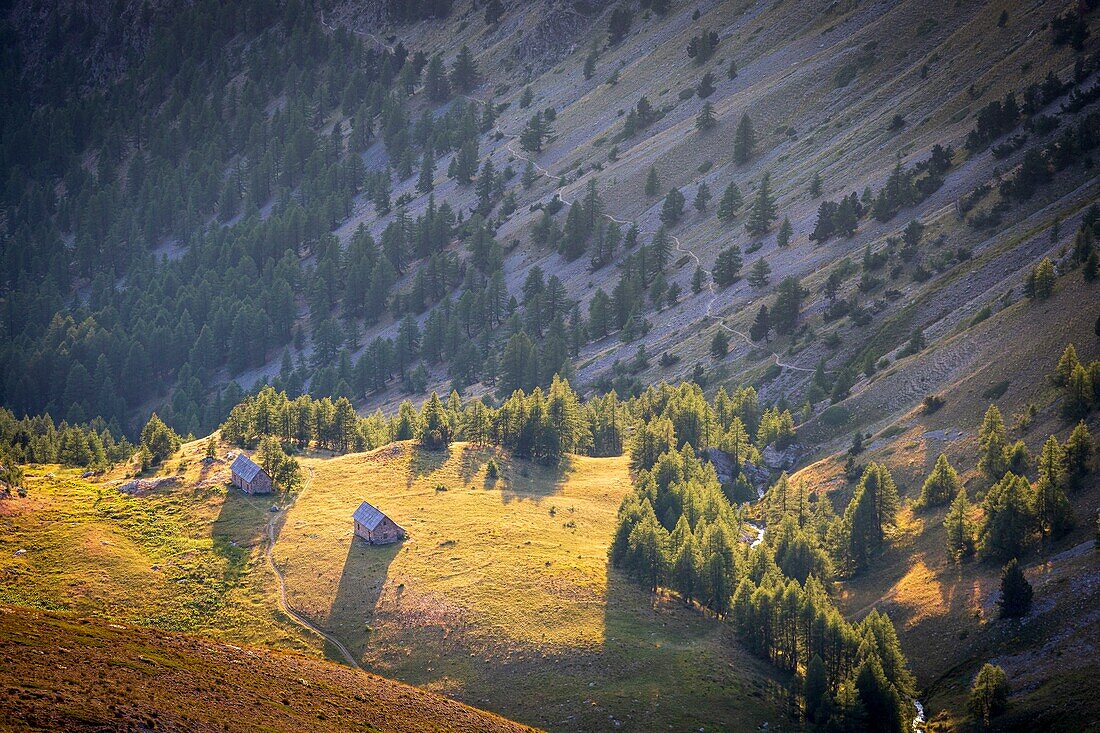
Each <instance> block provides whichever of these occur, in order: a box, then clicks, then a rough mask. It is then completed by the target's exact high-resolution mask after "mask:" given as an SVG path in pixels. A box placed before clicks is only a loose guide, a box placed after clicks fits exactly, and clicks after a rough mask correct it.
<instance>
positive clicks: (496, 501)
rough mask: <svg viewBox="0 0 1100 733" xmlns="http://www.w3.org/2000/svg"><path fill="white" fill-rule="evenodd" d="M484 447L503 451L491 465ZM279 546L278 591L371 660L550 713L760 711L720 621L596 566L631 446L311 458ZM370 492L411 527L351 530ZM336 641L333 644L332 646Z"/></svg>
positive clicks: (493, 705)
mask: <svg viewBox="0 0 1100 733" xmlns="http://www.w3.org/2000/svg"><path fill="white" fill-rule="evenodd" d="M490 458H493V459H495V460H496V461H497V462H498V464H499V465H500V467H501V476H500V478H499V479H498V480H497V481H495V482H490V481H487V480H486V475H485V466H486V464H487V462H488V460H489V459H490ZM304 463H305V465H306V468H307V470H308V472H310V473H311V474H312V477H311V479H310V481H309V483H308V485H307V487H306V488H305V489H304V490H303V492H302V495H301V497H300V499H299V501H298V503H297V504H296V505H295V506H294V508H293V509H292V510H291V511H290V512H289V513H288V515H287V518H286V522H285V524H284V526H283V527H282V530H281V534H280V538H279V542H278V544H277V545H276V548H275V559H276V561H277V562H278V563H279V564H280V566H281V567H283V568H285V571H286V578H287V590H288V596H289V600H290V603H291V604H292V605H293V606H294V607H295V608H297V609H299V610H302V611H304V612H306V613H307V614H308V615H309V616H310V617H311V618H312V619H314V620H315V621H316V622H317V623H318V624H320V625H321V626H323V627H324V628H325V629H326V630H327V631H330V632H332V633H335V634H336V635H337V636H338V637H339V638H340V639H341V640H342V641H343V642H344V643H345V644H347V645H348V646H349V647H350V648H351V649H352V651H353V653H355V654H356V655H358V656H360V658H361V659H362V661H363V662H364V664H365V665H367V666H368V668H370V669H373V670H376V671H378V672H380V673H381V674H385V675H387V676H393V677H395V678H398V679H402V680H404V681H408V682H412V683H415V684H419V685H422V686H425V687H428V688H430V689H434V690H438V691H442V692H446V693H447V694H451V695H454V696H456V697H459V698H460V699H463V700H466V701H469V702H471V703H474V704H477V705H483V706H485V707H488V708H489V709H493V710H496V711H499V712H501V713H502V714H504V715H507V716H508V717H512V718H515V719H517V720H520V721H523V722H526V723H530V724H533V725H539V726H545V727H548V728H551V729H560V730H573V729H591V728H593V727H605V726H607V725H608V724H609V720H611V719H614V720H616V721H618V722H619V724H620V725H621V726H622V727H623V729H627V730H629V729H647V728H648V727H649V726H650V725H651V724H652V725H654V726H655V727H661V728H667V727H669V726H671V727H672V728H673V729H677V730H681V729H687V728H688V727H689V726H690V727H691V728H692V729H698V728H699V727H707V728H708V729H710V728H712V727H714V726H719V725H720V726H723V727H726V728H727V729H731V730H742V729H746V730H747V729H750V728H755V727H756V726H758V725H759V724H760V723H761V722H763V721H764V720H767V719H769V717H770V718H771V719H774V718H775V715H774V713H772V714H771V715H770V716H769V712H770V711H771V709H772V708H771V704H769V703H767V702H766V701H765V700H764V699H762V698H764V697H766V696H767V695H769V694H770V691H771V689H772V681H771V678H770V676H769V675H770V672H769V671H768V670H767V669H766V668H765V667H764V666H763V665H762V664H761V663H760V662H758V661H756V660H754V659H752V658H750V657H748V656H747V655H745V654H744V653H743V652H741V651H740V649H739V648H738V647H737V646H736V642H735V641H734V640H733V639H732V637H731V635H730V633H729V631H728V629H727V628H726V627H725V626H724V625H723V624H719V623H717V622H715V621H714V620H713V619H708V618H704V617H702V616H701V615H700V614H698V613H697V612H696V611H694V610H692V609H687V608H685V607H684V606H683V605H682V604H681V603H679V602H678V601H669V600H664V599H662V600H660V601H658V602H656V603H655V602H654V599H653V598H652V596H651V595H650V594H648V593H645V592H644V591H642V590H641V589H640V588H638V587H637V585H636V584H634V583H633V582H632V581H629V580H627V579H625V578H623V577H621V576H620V575H619V574H618V573H617V572H616V571H615V570H613V569H609V568H608V562H607V547H608V543H609V541H610V539H611V536H612V533H613V530H614V526H615V517H616V513H617V510H618V506H619V503H620V502H621V500H622V497H623V496H624V495H625V494H626V493H627V492H629V491H630V490H631V480H630V475H629V471H628V465H627V459H626V457H619V458H585V457H577V456H570V457H568V458H567V459H566V460H565V461H564V462H563V463H562V465H561V466H560V467H542V466H537V465H534V464H530V463H528V462H525V461H519V460H510V459H509V458H508V457H507V456H506V455H504V454H503V453H501V452H499V451H497V450H495V449H482V448H476V447H474V446H471V445H468V444H462V443H457V444H454V445H452V446H451V447H450V449H449V450H448V451H447V452H437V453H436V452H427V451H421V450H419V449H418V448H417V447H416V446H415V445H413V444H410V443H404V444H396V445H393V446H387V447H385V448H382V449H379V450H378V451H374V452H373V453H367V454H355V455H348V456H343V457H340V458H334V459H307V460H306V461H305V462H304ZM364 500H366V501H370V502H371V503H372V504H374V505H375V506H377V507H379V508H380V509H382V510H383V511H385V512H386V513H387V514H388V515H389V516H390V517H392V518H393V519H394V520H395V521H397V522H398V523H399V524H401V525H402V526H403V527H405V529H406V530H407V531H408V533H409V538H408V540H406V541H405V542H404V543H401V544H399V545H391V546H369V545H367V544H366V543H365V542H363V541H362V540H358V539H353V536H352V522H351V514H352V512H353V511H354V510H355V508H356V507H357V506H358V505H359V503H360V502H361V501H364ZM330 652H331V650H330Z"/></svg>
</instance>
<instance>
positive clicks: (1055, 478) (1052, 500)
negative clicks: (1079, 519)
mask: <svg viewBox="0 0 1100 733" xmlns="http://www.w3.org/2000/svg"><path fill="white" fill-rule="evenodd" d="M1065 480H1066V475H1065V453H1064V451H1063V450H1062V446H1061V445H1060V444H1059V443H1058V439H1057V438H1055V437H1054V436H1053V435H1052V436H1050V437H1049V438H1047V440H1046V442H1045V443H1043V450H1042V451H1041V452H1040V454H1039V480H1038V481H1037V482H1036V483H1035V518H1036V520H1037V521H1038V524H1039V531H1040V532H1042V533H1043V534H1044V535H1047V536H1050V537H1053V538H1055V539H1057V538H1058V537H1061V536H1062V535H1063V534H1065V533H1066V532H1068V531H1069V529H1070V528H1071V527H1072V526H1073V509H1072V508H1071V507H1070V503H1069V499H1067V498H1066V493H1065V490H1064V488H1063V487H1064V485H1065Z"/></svg>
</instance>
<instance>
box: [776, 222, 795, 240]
mask: <svg viewBox="0 0 1100 733" xmlns="http://www.w3.org/2000/svg"><path fill="white" fill-rule="evenodd" d="M793 234H794V228H793V227H791V220H790V219H788V218H787V217H783V223H782V224H780V225H779V234H777V235H776V237H775V243H776V245H778V246H779V247H786V246H787V245H789V244H790V243H791V236H792V235H793Z"/></svg>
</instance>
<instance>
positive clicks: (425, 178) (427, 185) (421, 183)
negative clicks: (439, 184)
mask: <svg viewBox="0 0 1100 733" xmlns="http://www.w3.org/2000/svg"><path fill="white" fill-rule="evenodd" d="M434 177H435V159H434V158H433V157H432V153H431V151H430V150H425V151H424V157H423V159H422V160H421V162H420V177H419V178H418V179H417V181H416V190H417V191H419V192H420V193H430V192H431V190H432V189H433V188H435V184H434V183H433V181H432V179H433V178H434Z"/></svg>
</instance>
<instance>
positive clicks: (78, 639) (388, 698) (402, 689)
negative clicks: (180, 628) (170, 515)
mask: <svg viewBox="0 0 1100 733" xmlns="http://www.w3.org/2000/svg"><path fill="white" fill-rule="evenodd" d="M0 654H2V655H3V657H4V664H3V665H0V684H2V685H3V686H4V690H5V702H4V704H3V710H4V714H3V716H0V731H27V730H50V731H55V730H65V731H102V730H221V731H242V732H243V731H257V730H264V731H271V732H272V733H275V732H280V731H286V732H288V733H289V732H291V731H294V732H297V731H303V730H311V731H352V730H354V731H370V732H381V731H393V732H394V733H406V732H410V733H411V732H413V731H438V732H447V733H454V732H457V731H484V732H486V733H490V732H493V733H496V732H503V731H520V730H527V729H526V728H524V727H523V726H519V725H517V724H515V723H512V722H510V721H507V720H504V719H502V718H499V717H497V716H495V715H492V714H490V713H485V712H482V711H480V710H474V709H473V708H469V707H467V706H465V705H462V704H460V703H457V702H454V701H453V700H448V699H446V698H442V697H439V696H438V695H433V694H431V693H429V692H424V691H422V690H417V689H415V688H412V687H408V686H407V685H402V684H400V683H397V682H393V681H390V680H386V679H382V678H380V677H376V676H374V675H370V674H365V673H362V672H357V671H354V670H351V669H348V668H346V667H341V666H339V665H333V664H327V663H324V662H321V661H318V660H315V659H309V658H307V657H304V656H301V655H298V654H287V653H280V652H270V651H261V650H253V649H242V648H240V647H235V646H229V645H227V644H223V643H218V642H212V641H209V640H204V639H202V638H200V637H192V636H186V635H181V634H165V633H163V632H159V631H151V630H147V629H140V628H128V627H125V626H122V625H119V624H107V623H104V622H90V621H87V620H80V619H74V618H72V617H69V616H65V615H59V614H54V613H43V612H38V611H32V610H29V609H18V608H9V607H4V606H0ZM44 659H48V660H50V662H51V663H48V664H44V663H43V660H44Z"/></svg>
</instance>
